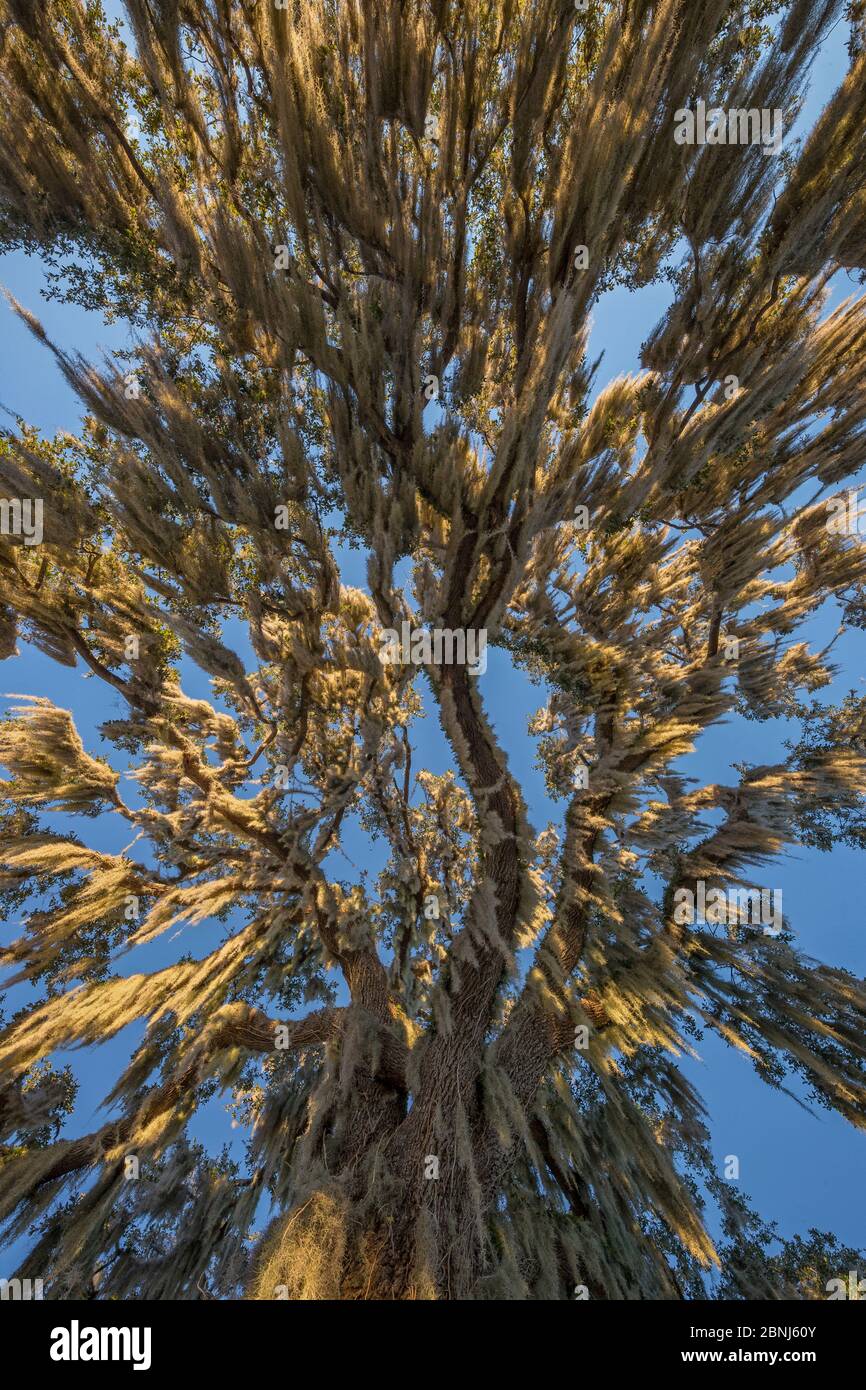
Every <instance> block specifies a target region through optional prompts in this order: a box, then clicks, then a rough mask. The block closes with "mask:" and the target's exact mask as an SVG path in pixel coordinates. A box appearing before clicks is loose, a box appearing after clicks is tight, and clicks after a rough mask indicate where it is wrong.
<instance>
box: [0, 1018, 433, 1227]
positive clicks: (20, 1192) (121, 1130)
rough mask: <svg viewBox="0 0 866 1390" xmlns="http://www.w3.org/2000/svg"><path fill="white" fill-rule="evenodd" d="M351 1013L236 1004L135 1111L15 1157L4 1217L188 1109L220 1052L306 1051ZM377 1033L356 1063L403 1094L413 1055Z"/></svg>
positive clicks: (335, 1033)
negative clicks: (302, 1013) (274, 1011)
mask: <svg viewBox="0 0 866 1390" xmlns="http://www.w3.org/2000/svg"><path fill="white" fill-rule="evenodd" d="M352 1013H353V1011H352V1010H349V1009H330V1008H329V1009H319V1010H317V1011H316V1012H315V1013H312V1014H308V1015H307V1017H306V1018H301V1019H290V1020H288V1021H287V1022H285V1023H282V1024H281V1023H279V1022H277V1021H276V1020H274V1019H269V1018H267V1017H266V1016H265V1015H264V1014H263V1013H262V1012H261V1011H260V1010H258V1009H249V1008H247V1007H246V1006H242V1005H229V1006H227V1007H226V1008H225V1009H224V1010H222V1011H220V1013H219V1014H217V1015H216V1016H215V1018H214V1019H212V1020H211V1022H210V1024H209V1025H208V1027H207V1029H206V1030H205V1032H204V1034H203V1035H202V1037H201V1038H200V1039H198V1040H197V1041H196V1043H195V1044H194V1046H193V1048H192V1060H191V1061H189V1062H188V1064H187V1065H186V1066H185V1067H184V1068H183V1070H182V1071H181V1072H180V1074H179V1075H178V1076H177V1077H175V1078H171V1079H169V1080H167V1081H165V1082H164V1083H163V1084H162V1085H160V1086H156V1087H154V1088H153V1089H152V1090H151V1091H149V1092H147V1093H146V1095H145V1097H144V1099H143V1101H142V1102H141V1103H140V1105H139V1106H138V1107H137V1109H136V1111H135V1112H134V1113H133V1114H130V1115H128V1116H126V1117H125V1118H123V1119H120V1120H113V1121H109V1123H108V1124H105V1125H103V1126H102V1127H101V1128H100V1129H98V1130H95V1131H94V1132H93V1133H91V1134H87V1135H83V1136H82V1137H81V1138H79V1139H72V1140H61V1141H60V1142H58V1143H56V1144H53V1145H51V1146H49V1147H48V1148H43V1149H40V1150H34V1151H33V1152H31V1153H28V1154H25V1155H20V1156H13V1157H11V1158H10V1159H8V1160H7V1162H6V1163H5V1164H4V1165H3V1168H2V1171H0V1211H2V1214H3V1216H4V1217H6V1216H8V1215H9V1213H10V1211H11V1210H12V1209H13V1208H14V1207H15V1206H17V1205H18V1204H19V1203H21V1202H22V1201H25V1200H27V1198H28V1197H29V1195H31V1194H32V1193H34V1192H36V1191H38V1190H39V1189H40V1188H41V1187H43V1186H45V1184H47V1183H51V1182H54V1181H56V1180H58V1179H60V1178H63V1177H68V1176H69V1175H70V1174H72V1173H77V1172H80V1171H81V1170H83V1169H85V1168H89V1167H92V1166H93V1165H95V1164H97V1163H100V1162H103V1161H104V1160H105V1158H106V1155H107V1154H108V1153H110V1152H113V1151H118V1150H122V1149H123V1148H125V1147H126V1146H128V1145H129V1143H130V1142H131V1141H132V1140H133V1139H134V1137H135V1135H136V1134H138V1133H139V1132H142V1131H144V1130H145V1129H146V1128H147V1127H148V1125H150V1124H151V1123H152V1122H153V1121H154V1120H156V1119H157V1118H158V1117H159V1116H161V1115H164V1114H165V1113H166V1112H170V1111H173V1110H175V1109H180V1108H183V1109H186V1108H187V1107H188V1106H189V1104H190V1103H191V1101H192V1099H193V1097H194V1095H195V1091H196V1089H197V1087H199V1086H200V1085H201V1084H202V1083H203V1082H204V1081H205V1080H207V1078H208V1076H209V1074H211V1073H212V1072H213V1070H214V1068H216V1069H217V1072H219V1071H220V1068H221V1065H222V1063H221V1054H223V1055H224V1054H226V1053H233V1052H237V1051H240V1052H244V1053H248V1052H261V1053H273V1052H275V1050H278V1051H281V1052H286V1053H299V1052H303V1051H306V1050H307V1049H315V1048H319V1047H322V1046H324V1045H325V1044H326V1043H328V1042H331V1041H334V1040H337V1039H339V1038H341V1037H342V1036H343V1034H344V1032H345V1030H346V1029H347V1026H349V1025H350V1024H351V1021H352V1019H351V1015H352ZM369 1027H371V1028H372V1030H373V1033H374V1034H375V1036H376V1040H375V1046H374V1048H373V1050H372V1052H371V1053H368V1057H372V1059H373V1060H372V1061H370V1060H368V1061H366V1063H365V1061H364V1059H363V1058H361V1059H360V1060H359V1061H358V1063H357V1065H359V1066H361V1067H362V1068H363V1067H364V1066H365V1065H367V1066H371V1065H372V1066H373V1067H374V1069H375V1072H376V1075H377V1076H378V1078H379V1079H380V1081H381V1082H382V1083H383V1084H385V1085H387V1086H389V1087H392V1088H395V1089H397V1090H402V1089H403V1088H404V1087H405V1085H406V1063H407V1055H408V1054H407V1050H406V1047H405V1044H404V1043H403V1042H402V1041H401V1040H400V1039H399V1038H398V1037H397V1036H396V1035H395V1034H394V1033H392V1032H390V1031H385V1030H379V1029H378V1028H377V1025H376V1024H375V1022H373V1021H372V1020H370V1025H369Z"/></svg>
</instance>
